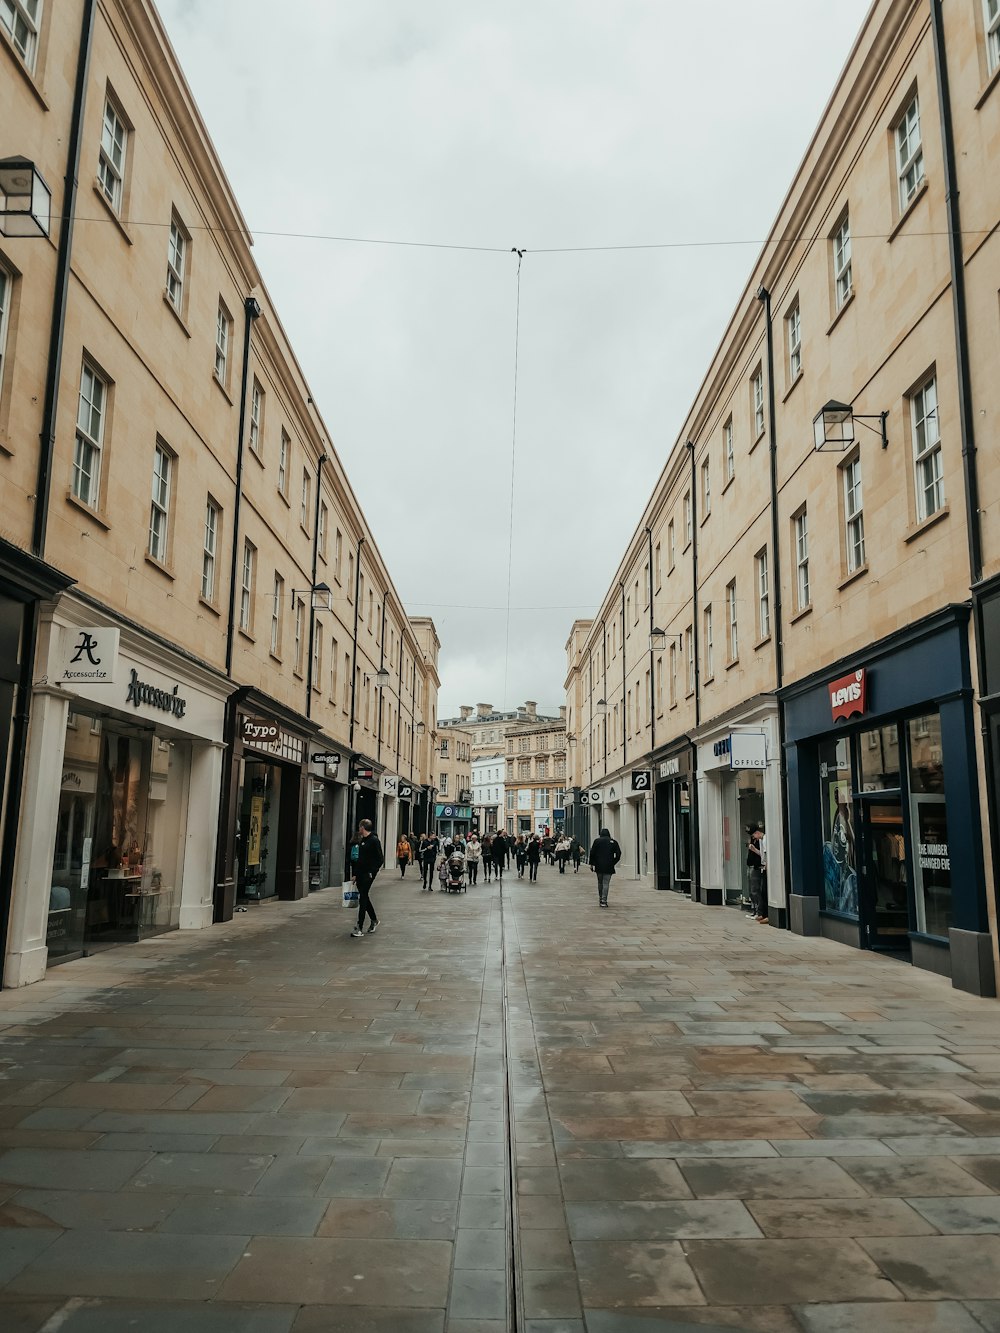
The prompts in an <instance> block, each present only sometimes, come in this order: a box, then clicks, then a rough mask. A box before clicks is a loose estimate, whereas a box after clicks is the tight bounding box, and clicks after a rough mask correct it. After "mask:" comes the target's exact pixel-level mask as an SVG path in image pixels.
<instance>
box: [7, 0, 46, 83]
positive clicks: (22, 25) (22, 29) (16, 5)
mask: <svg viewBox="0 0 1000 1333" xmlns="http://www.w3.org/2000/svg"><path fill="white" fill-rule="evenodd" d="M41 17H42V0H0V28H3V30H4V32H5V33H6V34H7V36H8V37H9V38H10V40H11V42H12V43H13V44H14V49H15V51H16V52H17V53H18V55H19V56H20V57H21V59H22V60H23V61H24V63H25V65H27V67H28V69H30V70H33V69H34V68H35V56H36V54H37V52H38V26H39V23H40V22H41Z"/></svg>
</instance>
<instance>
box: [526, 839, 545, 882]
mask: <svg viewBox="0 0 1000 1333" xmlns="http://www.w3.org/2000/svg"><path fill="white" fill-rule="evenodd" d="M527 859H528V883H529V884H530V883H531V882H532V880H536V879H537V878H538V863H539V861H540V860H541V859H542V844H541V843H540V842H539V841H538V834H537V833H536V834H535V836H534V837H533V838H532V839H531V841H530V842H529V843H528V851H527Z"/></svg>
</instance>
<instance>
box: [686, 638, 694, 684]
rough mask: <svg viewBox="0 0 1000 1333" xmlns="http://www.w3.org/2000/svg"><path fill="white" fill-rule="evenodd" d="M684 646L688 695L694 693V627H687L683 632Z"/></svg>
mask: <svg viewBox="0 0 1000 1333" xmlns="http://www.w3.org/2000/svg"><path fill="white" fill-rule="evenodd" d="M684 646H685V648H686V649H687V679H686V688H687V692H688V694H693V693H694V626H693V625H688V627H687V629H686V630H685V631H684Z"/></svg>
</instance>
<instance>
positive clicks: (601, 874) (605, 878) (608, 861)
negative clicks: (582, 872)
mask: <svg viewBox="0 0 1000 1333" xmlns="http://www.w3.org/2000/svg"><path fill="white" fill-rule="evenodd" d="M589 859H590V868H591V869H592V870H593V871H595V872H596V874H597V898H598V902H599V903H600V905H601V906H602V907H607V905H608V889H610V888H611V876H612V875H613V874H614V873H615V866H616V865H617V864H618V862H619V861H620V860H621V859H622V849H621V848H620V847H619V846H618V844H617V842H615V840H614V838H613V837H612V836H611V834H610V833H609V832H608V830H607V829H606V828H602V829H601V836H600V837H599V838H595V839H594V845H593V847H591V849H590V858H589Z"/></svg>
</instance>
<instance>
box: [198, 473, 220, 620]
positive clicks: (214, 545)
mask: <svg viewBox="0 0 1000 1333" xmlns="http://www.w3.org/2000/svg"><path fill="white" fill-rule="evenodd" d="M221 517H222V511H221V510H220V508H219V506H218V505H217V504H216V503H215V501H214V500H213V499H212V498H211V497H209V498H208V499H207V500H206V501H205V537H204V544H203V546H202V553H201V595H202V597H203V598H204V599H205V601H206V602H214V601H215V577H216V559H217V556H218V551H219V525H220V520H221Z"/></svg>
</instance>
